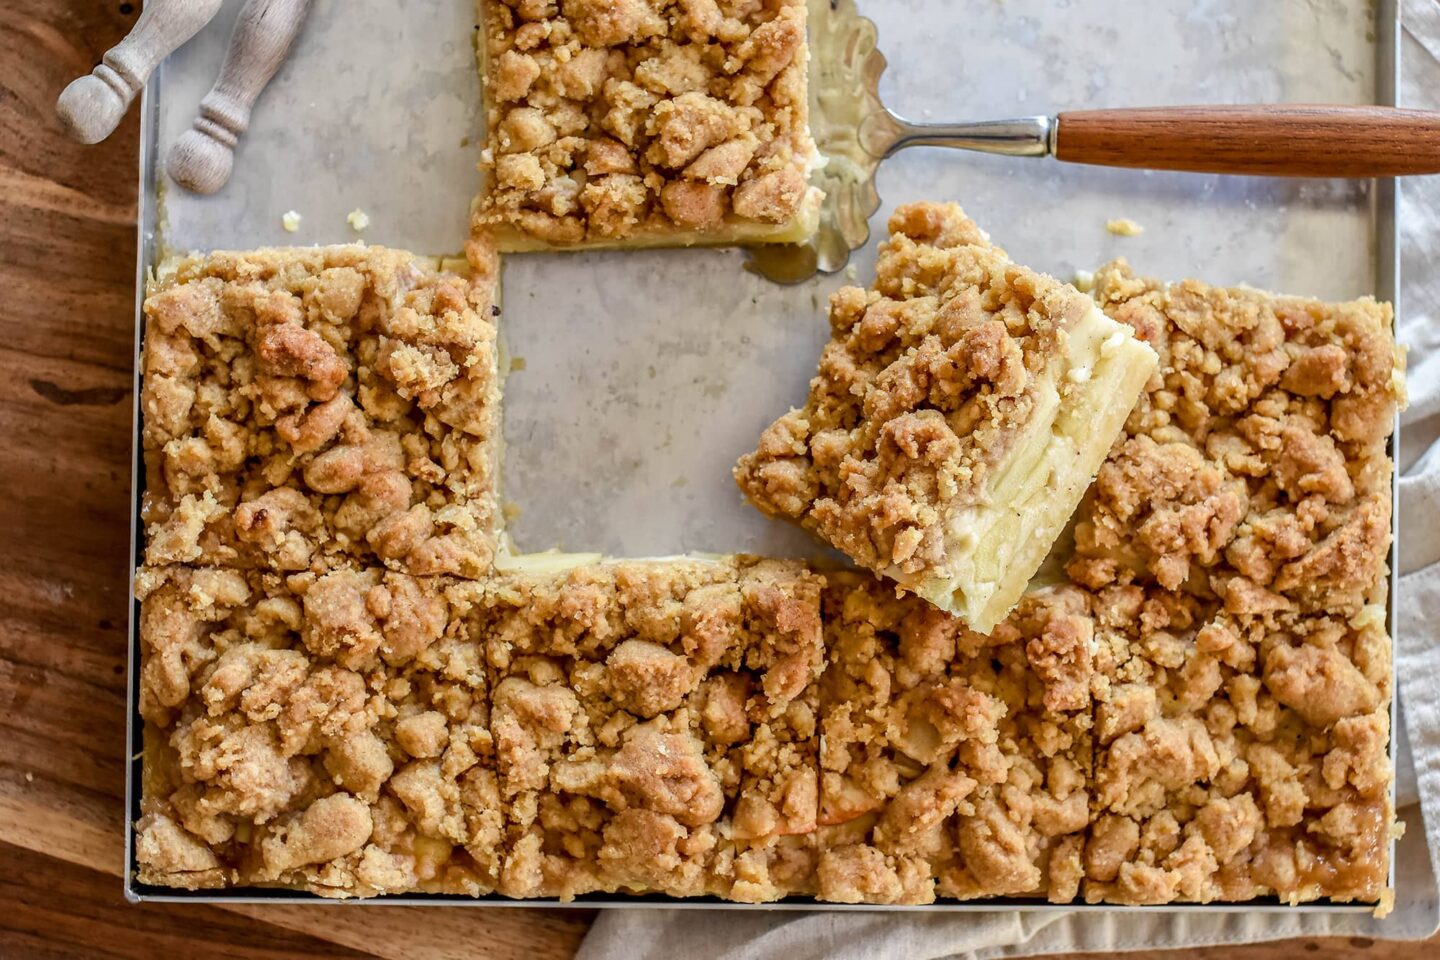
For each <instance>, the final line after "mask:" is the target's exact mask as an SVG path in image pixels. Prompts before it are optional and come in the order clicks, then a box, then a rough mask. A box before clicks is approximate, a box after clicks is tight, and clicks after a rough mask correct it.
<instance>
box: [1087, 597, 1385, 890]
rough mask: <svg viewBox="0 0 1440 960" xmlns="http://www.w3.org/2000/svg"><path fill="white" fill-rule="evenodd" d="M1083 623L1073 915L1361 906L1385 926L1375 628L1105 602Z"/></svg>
mask: <svg viewBox="0 0 1440 960" xmlns="http://www.w3.org/2000/svg"><path fill="white" fill-rule="evenodd" d="M1095 616H1096V623H1097V640H1098V644H1097V654H1096V675H1097V677H1099V678H1100V680H1099V682H1097V684H1096V690H1097V693H1096V701H1097V703H1096V711H1095V741H1096V764H1095V774H1094V789H1093V795H1094V798H1095V799H1094V805H1093V806H1094V822H1093V824H1092V826H1091V828H1090V835H1089V838H1088V839H1087V841H1086V849H1085V881H1084V895H1085V899H1086V900H1088V901H1090V902H1092V903H1094V902H1102V901H1103V902H1106V903H1129V904H1145V903H1150V904H1154V903H1172V902H1177V901H1186V902H1201V903H1205V902H1211V901H1236V900H1240V901H1243V900H1252V899H1255V898H1257V897H1263V896H1276V897H1278V898H1279V899H1280V900H1281V901H1283V902H1286V903H1291V904H1294V903H1302V902H1307V901H1312V900H1318V899H1329V900H1334V901H1351V900H1360V901H1364V902H1367V903H1375V904H1377V905H1378V907H1377V909H1378V910H1379V911H1380V912H1382V913H1383V912H1386V911H1388V909H1389V906H1390V903H1391V901H1392V900H1393V892H1392V891H1390V890H1389V889H1388V883H1389V865H1390V844H1391V841H1392V840H1393V839H1394V837H1395V836H1396V835H1398V830H1397V827H1396V824H1395V820H1394V811H1393V809H1392V807H1391V803H1390V785H1391V782H1392V778H1393V771H1392V769H1391V765H1390V760H1389V756H1388V745H1389V742H1390V699H1391V695H1392V691H1391V675H1392V663H1391V649H1390V639H1389V637H1388V636H1387V635H1386V631H1385V611H1384V609H1383V608H1382V607H1380V606H1366V607H1363V608H1361V609H1360V610H1359V611H1357V612H1356V613H1355V614H1354V615H1351V616H1345V615H1332V614H1328V613H1322V614H1305V613H1299V612H1294V611H1285V612H1279V611H1268V612H1265V613H1262V614H1259V615H1249V614H1241V615H1235V614H1232V613H1229V612H1226V611H1225V610H1224V609H1223V608H1222V607H1221V606H1220V604H1219V603H1217V602H1216V601H1213V600H1212V601H1206V600H1203V599H1199V598H1197V597H1195V596H1193V595H1189V594H1182V593H1171V592H1169V591H1166V590H1164V589H1162V588H1159V587H1149V588H1145V587H1141V586H1138V585H1130V586H1112V587H1107V588H1105V589H1104V590H1102V591H1101V592H1100V593H1099V594H1098V595H1097V597H1096V600H1095Z"/></svg>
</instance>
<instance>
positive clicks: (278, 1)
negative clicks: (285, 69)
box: [165, 0, 310, 193]
mask: <svg viewBox="0 0 1440 960" xmlns="http://www.w3.org/2000/svg"><path fill="white" fill-rule="evenodd" d="M309 9H310V0H248V2H247V3H246V4H245V8H244V9H243V10H241V11H240V18H239V20H237V21H236V23H235V32H234V33H233V34H231V36H230V49H229V50H228V51H227V52H226V54H225V63H224V65H223V66H221V68H220V77H219V79H217V80H216V81H215V86H213V87H211V88H210V92H209V93H207V94H206V95H205V99H204V100H201V101H200V115H199V116H198V117H196V118H195V124H194V126H193V127H192V128H191V129H189V130H186V131H185V132H184V133H183V134H181V135H180V137H179V138H178V139H177V140H176V141H175V145H174V146H173V147H171V148H170V154H169V156H168V157H167V158H166V161H165V169H166V172H168V173H169V174H170V179H172V180H174V181H175V182H176V183H178V184H180V186H182V187H184V188H185V189H186V190H191V191H194V192H195V193H214V192H215V191H216V190H219V189H220V188H221V187H223V186H224V185H225V183H226V181H228V180H229V179H230V172H231V170H232V168H233V167H234V164H235V155H234V154H235V144H236V142H237V141H238V140H239V139H240V135H241V134H242V133H244V132H245V131H246V130H248V129H249V127H250V111H251V109H252V108H253V107H254V106H255V101H256V99H258V98H259V96H260V94H261V92H263V91H264V89H265V86H266V84H268V83H269V82H270V78H271V77H273V76H275V71H276V70H279V69H280V64H281V63H283V62H284V60H285V55H286V54H287V53H289V52H290V44H291V43H293V42H294V41H295V37H296V36H297V35H299V33H300V26H301V24H303V23H304V22H305V14H306V13H307V12H308V11H309Z"/></svg>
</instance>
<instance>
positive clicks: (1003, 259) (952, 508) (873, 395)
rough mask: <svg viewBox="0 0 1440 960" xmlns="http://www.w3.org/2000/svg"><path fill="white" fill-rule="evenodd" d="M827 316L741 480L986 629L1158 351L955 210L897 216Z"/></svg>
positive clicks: (1071, 504) (1066, 511) (1052, 535)
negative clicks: (825, 331)
mask: <svg viewBox="0 0 1440 960" xmlns="http://www.w3.org/2000/svg"><path fill="white" fill-rule="evenodd" d="M830 324H831V328H832V331H833V333H832V337H831V341H830V343H829V344H827V345H826V347H825V350H824V352H823V353H822V354H821V358H820V370H819V373H818V374H817V376H816V377H815V378H814V379H813V380H812V381H811V382H810V396H809V399H808V400H807V401H806V404H805V406H804V407H803V408H801V409H798V410H792V411H791V412H790V413H787V414H786V415H785V416H783V417H781V418H780V419H779V420H777V421H775V423H774V424H772V425H771V426H770V427H769V428H768V429H767V430H766V431H765V432H764V434H762V436H761V438H760V444H759V447H758V449H757V450H756V451H755V452H753V453H750V454H747V455H746V456H744V457H742V458H741V460H740V462H739V463H738V464H737V466H736V468H735V478H736V481H737V482H738V483H739V485H740V488H741V490H742V491H744V493H745V495H746V496H747V497H749V499H750V500H751V501H753V502H754V503H755V505H756V506H758V507H759V508H760V509H761V510H763V511H765V512H766V513H769V514H772V515H774V516H778V517H784V518H786V519H790V520H794V521H797V522H799V523H801V524H802V525H803V526H805V527H807V528H809V529H810V530H812V531H814V532H815V533H816V534H818V535H819V536H820V537H821V538H822V539H824V540H825V541H827V542H828V543H830V544H831V545H832V546H834V547H836V548H837V549H839V550H841V551H843V552H844V553H845V554H847V555H848V556H849V557H850V558H851V559H852V560H854V561H855V562H856V563H857V564H860V565H861V566H864V567H867V568H869V569H870V570H872V571H874V572H875V573H877V574H880V575H883V576H886V577H889V578H891V579H893V580H895V581H896V582H897V583H898V584H899V585H900V586H902V587H904V588H905V589H907V590H909V591H911V592H914V593H916V594H918V595H920V596H922V597H924V598H925V599H927V600H929V601H930V602H931V603H934V604H935V605H936V606H938V607H940V608H941V609H943V610H945V611H947V612H951V613H955V614H958V615H959V616H961V617H962V618H963V619H964V620H965V621H966V622H967V623H968V624H969V625H970V626H971V627H973V628H974V629H976V630H980V631H988V630H989V629H990V628H992V627H994V626H995V625H996V624H997V623H999V622H1000V621H1001V620H1002V619H1004V617H1005V615H1006V614H1007V613H1008V612H1009V611H1010V609H1011V608H1012V607H1014V606H1015V604H1016V603H1017V602H1018V601H1019V599H1020V596H1021V594H1022V593H1023V592H1024V590H1025V587H1026V585H1027V583H1029V581H1030V579H1031V577H1032V576H1033V575H1034V574H1035V572H1036V571H1037V570H1038V569H1039V567H1040V565H1041V563H1042V562H1043V561H1044V559H1045V557H1046V555H1047V554H1048V553H1049V551H1050V548H1051V547H1052V545H1053V544H1054V543H1055V541H1056V539H1057V538H1058V537H1059V536H1060V533H1061V532H1062V531H1063V530H1064V528H1065V526H1066V524H1067V523H1068V522H1069V519H1070V516H1071V515H1072V514H1073V513H1074V512H1075V509H1076V507H1077V506H1078V505H1079V503H1080V500H1081V498H1082V496H1083V495H1084V493H1085V490H1086V488H1087V487H1088V486H1089V484H1090V481H1091V479H1092V478H1093V477H1094V476H1095V473H1096V471H1097V470H1098V469H1099V467H1100V464H1101V462H1102V461H1103V460H1104V459H1105V456H1106V454H1107V453H1108V451H1109V450H1110V446H1111V444H1112V443H1113V442H1114V440H1115V439H1116V437H1118V436H1119V435H1120V432H1121V430H1122V428H1123V427H1124V424H1125V420H1126V417H1127V416H1128V415H1129V413H1130V411H1131V409H1132V408H1133V407H1134V405H1135V402H1136V400H1137V399H1138V397H1139V395H1140V392H1141V390H1142V389H1143V388H1144V386H1145V384H1146V382H1147V381H1148V380H1149V379H1150V377H1151V375H1152V374H1153V373H1154V372H1155V369H1156V366H1157V359H1156V356H1155V353H1154V352H1153V351H1152V350H1151V349H1150V348H1149V347H1148V346H1146V345H1145V344H1144V343H1142V342H1141V341H1140V340H1139V339H1137V338H1136V336H1135V334H1134V331H1133V330H1132V329H1131V328H1129V327H1127V326H1126V325H1124V324H1121V323H1117V322H1116V321H1114V320H1112V319H1110V318H1109V317H1107V316H1105V314H1104V313H1103V312H1101V310H1100V309H1099V308H1098V307H1097V306H1096V304H1095V303H1094V301H1093V300H1092V299H1091V298H1090V297H1088V296H1086V295H1085V294H1083V293H1081V292H1080V291H1078V290H1076V289H1075V288H1074V287H1072V286H1070V285H1069V284H1064V283H1060V282H1059V281H1057V280H1055V279H1053V278H1051V277H1048V276H1045V275H1044V274H1041V273H1037V272H1035V271H1033V270H1028V269H1026V268H1025V267H1022V266H1019V265H1018V264H1016V263H1013V262H1012V261H1011V260H1010V259H1009V257H1008V256H1007V255H1006V254H1005V252H1004V251H1003V250H1001V249H1000V248H999V247H996V246H994V245H993V244H992V243H990V241H989V238H988V237H987V236H986V235H985V233H984V232H983V231H981V230H980V228H979V227H977V226H976V225H975V223H974V222H973V221H972V220H970V219H969V218H968V217H966V216H965V214H964V213H963V212H962V211H961V209H960V208H959V207H958V206H956V205H954V204H933V203H925V204H914V205H911V206H906V207H902V208H900V209H899V210H898V211H896V213H895V215H894V216H893V217H892V218H891V220H890V238H889V239H888V240H887V241H886V242H885V243H884V244H882V245H881V248H880V259H879V263H878V265H877V276H876V281H875V286H874V288H873V289H871V290H864V289H861V288H859V287H846V288H844V289H842V290H840V291H838V292H837V293H836V294H835V295H834V297H833V298H832V300H831V305H830Z"/></svg>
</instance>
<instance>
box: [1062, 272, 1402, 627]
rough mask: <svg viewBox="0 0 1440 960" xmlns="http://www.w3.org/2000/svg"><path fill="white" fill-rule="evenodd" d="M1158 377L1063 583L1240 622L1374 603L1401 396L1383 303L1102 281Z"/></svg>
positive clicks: (1381, 590) (1105, 478) (1112, 307)
mask: <svg viewBox="0 0 1440 960" xmlns="http://www.w3.org/2000/svg"><path fill="white" fill-rule="evenodd" d="M1096 296H1097V297H1098V299H1099V300H1100V302H1101V304H1102V305H1103V306H1104V308H1105V310H1106V312H1107V313H1109V314H1110V315H1111V316H1113V317H1114V318H1116V319H1117V320H1120V321H1122V322H1124V323H1126V324H1127V325H1130V326H1132V327H1134V328H1135V330H1136V331H1137V333H1138V334H1139V335H1140V337H1141V339H1143V340H1145V341H1146V342H1147V343H1149V344H1150V345H1151V346H1152V347H1154V349H1155V350H1156V352H1157V353H1158V354H1159V355H1160V358H1161V362H1160V369H1159V372H1158V373H1157V374H1156V377H1155V379H1154V380H1153V381H1152V383H1151V384H1150V386H1149V387H1148V388H1147V389H1146V391H1145V394H1144V396H1143V397H1142V398H1141V401H1140V403H1139V404H1138V405H1137V406H1136V408H1135V411H1134V412H1133V413H1132V414H1131V416H1130V420H1129V423H1128V424H1127V426H1126V439H1125V441H1124V443H1123V444H1122V445H1120V446H1119V447H1117V449H1116V451H1115V454H1114V455H1113V456H1112V457H1111V458H1110V460H1109V462H1107V463H1106V464H1105V466H1104V467H1103V468H1102V469H1101V471H1100V474H1099V477H1098V479H1097V482H1096V484H1095V487H1094V491H1093V494H1092V496H1091V499H1090V502H1089V503H1088V504H1087V506H1086V510H1085V516H1084V518H1083V519H1082V521H1081V522H1080V523H1079V524H1077V526H1076V557H1075V559H1074V560H1073V561H1071V563H1070V565H1069V568H1068V569H1069V574H1070V576H1071V577H1072V578H1073V579H1074V580H1076V581H1077V582H1079V583H1083V584H1085V585H1087V586H1089V587H1091V588H1092V589H1098V588H1101V587H1104V586H1107V585H1109V584H1112V583H1142V584H1144V583H1153V584H1158V585H1160V586H1162V587H1164V588H1166V589H1168V590H1183V589H1198V590H1209V591H1213V592H1214V593H1216V594H1218V595H1219V596H1221V597H1223V598H1224V601H1225V606H1226V609H1227V610H1229V611H1230V612H1232V613H1235V614H1260V613H1265V612H1270V611H1275V612H1293V611H1297V610H1302V611H1309V612H1327V613H1332V614H1336V615H1342V614H1345V615H1353V614H1355V613H1357V612H1358V611H1359V610H1360V609H1361V608H1362V607H1364V606H1365V605H1367V604H1374V603H1384V601H1385V589H1386V581H1385V575H1386V571H1387V569H1388V568H1387V557H1388V554H1389V549H1390V541H1391V536H1390V527H1391V499H1392V489H1391V483H1392V475H1393V474H1392V471H1393V466H1392V463H1391V459H1390V455H1389V452H1388V449H1387V446H1388V443H1389V439H1390V435H1391V433H1392V432H1393V431H1394V428H1395V415H1396V411H1397V410H1398V408H1399V407H1400V406H1401V405H1402V404H1403V402H1404V398H1405V386H1404V356H1403V354H1402V352H1401V351H1400V350H1399V348H1397V346H1396V344H1395V338H1394V333H1393V330H1392V324H1393V313H1392V310H1391V307H1390V305H1389V304H1384V303H1378V302H1376V301H1374V300H1371V299H1363V300H1356V301H1353V302H1350V303H1338V304H1327V303H1321V302H1319V301H1317V300H1309V299H1305V298H1301V297H1287V296H1279V295H1274V294H1268V293H1264V292H1261V291H1258V290H1252V289H1249V288H1237V289H1223V288H1219V287H1211V286H1207V285H1205V284H1202V283H1198V282H1196V281H1193V280H1191V281H1185V282H1183V283H1177V284H1170V285H1166V284H1161V283H1158V282H1156V281H1153V280H1145V279H1140V278H1137V277H1135V276H1134V275H1133V273H1132V272H1131V270H1130V268H1129V266H1128V265H1127V264H1125V263H1124V262H1123V261H1120V262H1117V263H1115V264H1111V265H1109V266H1108V267H1106V268H1104V269H1102V270H1101V271H1100V272H1099V274H1097V287H1096Z"/></svg>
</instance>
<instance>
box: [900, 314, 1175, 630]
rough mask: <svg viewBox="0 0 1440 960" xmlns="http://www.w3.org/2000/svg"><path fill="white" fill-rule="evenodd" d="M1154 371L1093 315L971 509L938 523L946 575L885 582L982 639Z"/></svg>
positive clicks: (1019, 589)
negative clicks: (941, 530) (898, 585)
mask: <svg viewBox="0 0 1440 960" xmlns="http://www.w3.org/2000/svg"><path fill="white" fill-rule="evenodd" d="M1158 362H1159V361H1158V360H1157V358H1156V356H1155V352H1154V351H1153V350H1151V349H1150V348H1149V347H1148V346H1146V345H1145V344H1144V343H1142V342H1140V341H1139V340H1137V339H1136V338H1135V334H1134V331H1133V330H1132V329H1131V328H1130V327H1128V326H1126V325H1124V324H1121V323H1117V322H1116V321H1114V320H1111V319H1110V318H1109V317H1107V316H1105V314H1104V313H1102V312H1101V311H1100V309H1099V307H1092V308H1091V309H1090V311H1089V312H1088V313H1087V314H1086V315H1085V317H1084V318H1083V319H1081V320H1080V322H1078V323H1077V324H1076V325H1075V326H1074V327H1072V328H1071V329H1070V330H1069V331H1068V336H1067V338H1066V340H1065V343H1064V347H1063V349H1062V351H1061V353H1060V355H1059V356H1058V357H1057V358H1056V362H1054V363H1052V364H1051V365H1050V368H1049V370H1048V371H1047V372H1048V374H1049V375H1048V376H1047V377H1046V378H1045V379H1044V380H1043V381H1042V382H1041V383H1040V384H1039V385H1038V389H1037V395H1036V398H1035V410H1034V413H1033V414H1032V416H1031V418H1030V421H1029V422H1028V423H1027V424H1026V426H1025V432H1024V436H1023V437H1022V438H1021V439H1020V440H1019V441H1018V442H1016V443H1015V445H1014V446H1013V448H1012V449H1011V450H1010V452H1009V454H1008V455H1007V456H1006V457H1005V458H1004V459H1003V460H1002V461H1001V462H1000V463H998V464H996V466H995V469H994V472H993V473H992V478H991V481H990V483H989V484H988V485H987V487H986V490H985V492H984V494H983V495H982V497H981V498H980V500H979V501H978V502H977V503H975V504H972V505H967V506H966V507H964V508H961V509H959V510H956V511H954V512H953V513H952V514H951V515H950V516H949V517H948V518H947V521H946V531H945V534H946V543H947V550H946V553H947V556H948V557H949V565H948V569H947V571H946V574H947V575H946V576H944V577H924V578H917V577H914V576H913V575H912V576H909V577H907V576H906V575H905V574H903V573H902V572H901V571H899V570H895V569H891V570H889V571H887V574H888V575H889V576H891V577H893V578H895V579H896V580H897V581H898V582H900V583H901V584H902V585H903V586H905V587H907V588H909V589H911V590H913V591H914V592H915V593H917V594H919V595H920V596H922V597H924V598H925V599H926V600H929V601H930V602H931V603H933V604H935V605H936V606H937V607H940V608H941V609H942V610H945V611H946V612H949V613H954V614H958V615H959V616H960V617H962V618H963V619H964V620H965V621H966V623H968V624H969V625H970V626H971V628H973V629H975V630H978V631H981V632H983V633H988V632H989V631H990V630H991V629H993V628H994V627H995V625H996V624H998V623H999V622H1000V621H1001V620H1003V619H1005V615H1006V614H1007V613H1008V612H1009V611H1010V610H1011V608H1013V607H1014V606H1015V604H1016V603H1018V602H1019V600H1020V597H1021V595H1022V594H1023V593H1024V592H1025V588H1026V586H1027V585H1028V584H1029V582H1030V578H1031V577H1033V576H1034V575H1035V572H1036V571H1037V570H1039V568H1040V565H1041V564H1042V563H1043V562H1044V561H1045V557H1046V555H1047V554H1048V553H1049V552H1050V548H1051V547H1052V546H1053V545H1054V543H1055V541H1056V540H1057V539H1058V538H1059V536H1060V534H1061V532H1062V531H1063V530H1064V529H1065V525H1066V524H1067V523H1068V522H1069V520H1070V517H1071V515H1072V514H1073V513H1074V512H1075V510H1076V508H1078V507H1079V505H1080V500H1081V498H1082V497H1083V496H1084V495H1085V490H1086V488H1087V487H1089V485H1090V482H1091V480H1093V479H1094V477H1095V474H1096V473H1097V472H1098V471H1099V469H1100V465H1101V463H1103V462H1104V460H1105V457H1106V455H1107V454H1108V453H1109V451H1110V446H1111V444H1112V443H1114V441H1115V438H1116V437H1118V436H1119V435H1120V432H1121V430H1122V429H1123V428H1124V426H1125V420H1126V418H1127V417H1128V416H1129V415H1130V411H1131V409H1132V408H1133V407H1134V406H1135V403H1136V401H1137V400H1139V398H1140V392H1141V390H1142V389H1144V386H1145V383H1146V381H1147V380H1149V379H1150V375H1151V374H1152V373H1154V372H1155V368H1156V366H1157V364H1158Z"/></svg>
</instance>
